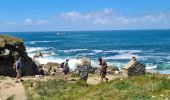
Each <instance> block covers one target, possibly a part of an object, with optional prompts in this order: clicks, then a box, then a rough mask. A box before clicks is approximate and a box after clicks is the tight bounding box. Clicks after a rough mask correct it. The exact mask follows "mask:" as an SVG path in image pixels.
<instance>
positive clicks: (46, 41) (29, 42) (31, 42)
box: [25, 40, 59, 44]
mask: <svg viewBox="0 0 170 100" xmlns="http://www.w3.org/2000/svg"><path fill="white" fill-rule="evenodd" d="M52 42H59V41H58V40H52V41H48V40H44V41H28V42H25V44H36V43H52Z"/></svg>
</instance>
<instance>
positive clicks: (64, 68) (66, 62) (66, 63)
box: [60, 58, 70, 80]
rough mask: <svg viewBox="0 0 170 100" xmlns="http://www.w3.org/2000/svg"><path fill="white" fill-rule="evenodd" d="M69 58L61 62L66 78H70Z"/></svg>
mask: <svg viewBox="0 0 170 100" xmlns="http://www.w3.org/2000/svg"><path fill="white" fill-rule="evenodd" d="M68 61H69V59H68V58H67V59H66V61H65V62H63V63H61V64H60V67H61V68H63V73H64V75H65V76H64V79H66V80H68V77H69V74H70V68H69V65H68Z"/></svg>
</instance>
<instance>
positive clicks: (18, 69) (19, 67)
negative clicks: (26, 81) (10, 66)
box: [15, 57, 23, 83]
mask: <svg viewBox="0 0 170 100" xmlns="http://www.w3.org/2000/svg"><path fill="white" fill-rule="evenodd" d="M15 68H16V73H17V77H16V79H17V80H16V81H15V82H16V83H18V82H19V81H23V80H22V79H21V74H22V68H23V64H22V58H21V57H19V58H18V61H17V62H16V63H15Z"/></svg>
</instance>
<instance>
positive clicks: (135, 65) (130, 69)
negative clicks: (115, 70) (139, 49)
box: [122, 57, 145, 77]
mask: <svg viewBox="0 0 170 100" xmlns="http://www.w3.org/2000/svg"><path fill="white" fill-rule="evenodd" d="M122 74H123V76H124V77H129V76H140V75H145V66H144V65H142V64H141V63H139V62H138V61H137V60H136V58H135V57H132V60H131V61H130V62H129V63H128V64H126V65H125V66H124V67H123V73H122Z"/></svg>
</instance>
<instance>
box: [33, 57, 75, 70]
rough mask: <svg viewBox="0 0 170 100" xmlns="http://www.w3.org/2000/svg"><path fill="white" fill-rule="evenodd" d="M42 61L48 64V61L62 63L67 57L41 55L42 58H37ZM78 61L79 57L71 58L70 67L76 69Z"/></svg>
mask: <svg viewBox="0 0 170 100" xmlns="http://www.w3.org/2000/svg"><path fill="white" fill-rule="evenodd" d="M35 59H36V60H38V61H39V62H40V64H47V63H48V62H53V63H59V64H61V63H62V62H64V61H65V59H66V58H57V57H41V58H35ZM76 63H77V59H74V58H73V59H69V62H68V64H69V67H70V69H74V66H75V64H76Z"/></svg>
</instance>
